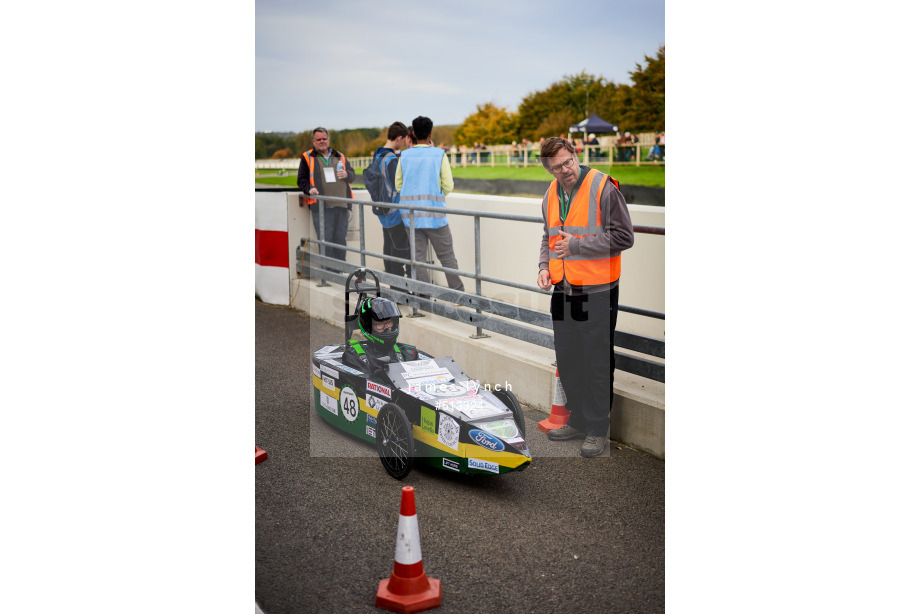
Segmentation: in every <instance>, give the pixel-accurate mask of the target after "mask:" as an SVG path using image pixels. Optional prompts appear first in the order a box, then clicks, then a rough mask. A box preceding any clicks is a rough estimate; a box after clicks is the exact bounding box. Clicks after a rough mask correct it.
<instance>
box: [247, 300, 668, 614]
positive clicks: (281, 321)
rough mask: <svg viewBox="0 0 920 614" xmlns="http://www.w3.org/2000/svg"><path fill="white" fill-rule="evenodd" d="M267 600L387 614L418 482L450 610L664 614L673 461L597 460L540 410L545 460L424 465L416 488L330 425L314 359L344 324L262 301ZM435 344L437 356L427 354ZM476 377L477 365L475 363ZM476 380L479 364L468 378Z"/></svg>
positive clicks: (269, 604)
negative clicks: (380, 598) (561, 438)
mask: <svg viewBox="0 0 920 614" xmlns="http://www.w3.org/2000/svg"><path fill="white" fill-rule="evenodd" d="M255 327H256V328H255V331H256V332H255V342H256V343H255V348H256V355H255V364H256V386H255V394H256V397H255V409H256V412H255V414H256V423H255V433H256V442H255V443H256V445H258V446H259V447H261V448H263V449H265V450H266V451H267V452H268V460H267V461H265V462H263V463H260V464H259V465H256V467H255V474H256V492H255V506H256V526H255V535H256V543H255V572H256V577H255V585H256V595H255V597H256V602H257V604H258V605H259V607H260V608H261V609H262V610H263V611H264V612H265V614H285V613H298V614H301V613H312V612H317V613H335V612H383V611H384V610H381V609H379V608H377V607H376V606H375V605H374V598H375V595H376V593H377V586H378V583H379V581H380V580H382V579H384V578H387V577H388V576H389V575H390V573H391V572H392V570H393V556H394V549H395V546H396V528H397V523H398V518H399V502H400V493H401V488H402V486H405V485H408V486H414V487H415V499H416V507H417V511H418V523H419V536H420V540H421V549H422V557H423V562H424V568H425V572H426V573H427V574H428V576H429V577H432V578H437V579H439V580H440V581H441V586H442V591H443V601H442V605H441V606H440V607H439V608H437V609H435V610H431V611H433V612H442V613H445V614H446V613H455V612H456V613H464V614H470V613H479V612H484V613H486V612H643V613H646V612H663V611H664V604H665V580H664V578H665V575H664V563H665V557H664V553H665V546H664V543H665V539H664V521H665V514H664V461H661V460H659V459H656V458H654V457H652V456H649V455H647V454H644V453H642V452H638V451H635V450H632V449H630V448H627V447H626V446H620V448H621V449H618V444H616V443H613V445H612V447H611V449H610V453H609V454H608V455H605V456H602V457H599V458H595V459H584V458H581V457H580V456H579V448H580V445H581V442H580V441H577V440H575V441H567V442H551V441H549V440H547V439H546V436H545V435H544V434H543V433H542V431H540V430H539V429H538V428H537V425H536V422H537V421H539V420H542V419H543V418H545V417H546V415H545V414H543V413H541V412H537V411H534V410H531V409H530V408H527V407H524V414H525V417H526V419H527V442H528V445H529V446H530V448H531V453H532V454H533V457H534V460H533V463H532V464H531V466H530V467H528V468H527V469H526V470H524V471H522V472H514V473H510V474H505V475H501V476H498V475H496V476H465V475H457V474H452V473H449V472H446V471H440V470H437V469H428V468H415V469H413V471H412V473H411V474H410V475H409V476H408V477H407V478H406V479H405V480H403V481H402V482H398V481H396V480H394V479H393V478H391V477H390V476H389V475H387V473H386V472H385V471H384V470H383V467H382V466H381V464H380V461H379V460H378V458H377V456H376V452H375V450H374V449H373V448H372V447H371V446H369V445H367V444H365V443H363V442H360V441H358V440H356V439H353V438H350V437H348V436H347V435H345V434H343V433H341V432H340V431H338V430H336V429H334V428H333V427H331V426H329V425H328V424H327V423H325V422H324V421H322V420H321V419H320V418H319V417H318V416H317V414H316V413H315V410H314V409H313V407H312V405H313V403H312V396H313V395H312V381H311V368H310V355H311V353H312V351H313V350H314V349H318V348H320V347H323V346H325V345H331V344H336V343H342V342H343V341H344V333H343V331H342V329H341V328H337V327H334V326H331V325H329V324H327V323H325V322H321V321H319V320H315V319H311V318H309V317H308V316H307V315H306V314H304V313H303V312H300V311H297V310H293V309H290V308H275V307H270V306H265V305H262V304H258V303H257V304H256V308H255ZM423 349H424V348H423ZM461 367H463V368H464V369H467V366H466V365H461ZM467 372H468V373H471V375H473V373H474V369H473V368H472V367H471V368H469V369H467Z"/></svg>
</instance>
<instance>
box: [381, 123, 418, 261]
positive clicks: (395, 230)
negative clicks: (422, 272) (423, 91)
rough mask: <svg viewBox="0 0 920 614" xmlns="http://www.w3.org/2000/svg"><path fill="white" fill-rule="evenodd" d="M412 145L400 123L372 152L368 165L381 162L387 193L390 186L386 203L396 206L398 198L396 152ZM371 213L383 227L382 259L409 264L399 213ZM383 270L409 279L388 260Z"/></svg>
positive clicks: (406, 236)
mask: <svg viewBox="0 0 920 614" xmlns="http://www.w3.org/2000/svg"><path fill="white" fill-rule="evenodd" d="M411 144H412V141H410V140H409V129H408V128H406V125H405V124H404V123H402V122H393V124H391V125H390V127H389V129H388V130H387V142H386V143H385V144H384V145H383V146H382V147H378V148H377V151H375V152H374V157H373V159H372V160H371V164H378V163H379V162H380V159H381V158H383V160H384V168H383V172H384V173H385V174H386V177H387V180H388V182H389V183H388V185H387V188H388V190H389V188H390V186H392V190H393V192H392V194H388V197H389V198H388V199H387V202H391V203H396V202H398V198H399V195H398V193H397V192H396V165H397V164H398V163H399V153H398V152H399V151H401V150H404V149H408V148H409V147H410V146H411ZM373 212H374V214H375V215H377V218H378V219H379V220H380V225H381V226H383V255H384V256H394V257H396V258H403V259H404V260H409V259H410V258H411V252H410V251H409V233H408V232H407V231H406V227H405V225H403V223H402V217H401V216H400V215H399V209H398V208H396V207H393V208H392V209H386V208H384V207H373ZM383 269H384V270H385V271H386V272H387V273H392V274H393V275H399V276H400V277H408V276H409V265H407V264H402V263H400V262H392V261H390V260H384V261H383Z"/></svg>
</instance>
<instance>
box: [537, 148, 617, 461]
mask: <svg viewBox="0 0 920 614" xmlns="http://www.w3.org/2000/svg"><path fill="white" fill-rule="evenodd" d="M540 160H541V161H542V162H543V167H544V168H545V169H546V170H547V171H548V172H549V173H550V174H551V175H553V177H554V180H553V182H552V183H551V184H550V186H549V189H548V190H547V191H546V194H545V195H544V196H543V242H542V244H541V246H540V260H539V269H540V272H539V274H538V275H537V285H538V286H540V288H542V289H543V290H549V289H551V288H552V290H553V295H552V298H551V299H550V313H551V315H552V318H553V340H554V344H555V348H556V365H557V367H558V369H559V380H560V381H561V382H562V387H563V388H564V389H565V395H566V409H568V410H569V411H570V412H571V415H570V416H569V420H568V423H566V424H565V425H564V426H563V427H561V428H557V429H553V430H551V431H549V432H548V433H547V436H548V437H549V438H550V439H552V440H554V441H561V440H566V439H575V438H584V443H583V444H582V447H581V455H582V456H585V457H594V456H599V455H601V454H602V453H603V452H604V450H605V447H606V444H607V441H608V439H609V433H610V407H611V404H612V402H613V369H614V357H613V333H614V329H615V328H616V323H617V310H618V303H619V295H620V253H621V252H622V251H623V250H626V249H629V248H630V247H632V245H633V227H632V220H631V219H630V217H629V210H628V209H627V208H626V201H625V200H624V199H623V195H622V194H621V193H620V190H619V187H620V186H619V184H618V183H617V181H616V179H613V178H612V177H609V176H607V175H605V174H604V173H601V172H600V171H598V170H595V169H592V168H589V167H587V166H585V165H579V163H578V158H577V156H576V154H575V147H574V146H573V145H572V144H571V143H570V142H569V141H567V140H565V139H562V138H558V137H552V138H549V139H547V140H546V141H544V142H543V146H542V147H541V148H540Z"/></svg>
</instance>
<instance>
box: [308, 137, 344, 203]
mask: <svg viewBox="0 0 920 614" xmlns="http://www.w3.org/2000/svg"><path fill="white" fill-rule="evenodd" d="M312 153H313V150H312V149H311V150H310V151H305V152H304V153H303V158H304V160H306V161H307V166H308V167H309V168H310V187H311V188H315V187H316V180H315V179H313V164H315V162H316V159H315V158H314V157H313V156H312V155H310V154H312ZM329 155H330V156H331V155H332V154H329ZM339 155H340V156H342V166H345V154H339ZM330 160H331V158H330ZM349 198H351V197H349ZM315 202H316V199H315V198H310V197H309V195H308V196H307V206H310V205H312V204H313V203H315ZM348 206H349V207H351V205H348Z"/></svg>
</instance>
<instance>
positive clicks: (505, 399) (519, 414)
mask: <svg viewBox="0 0 920 614" xmlns="http://www.w3.org/2000/svg"><path fill="white" fill-rule="evenodd" d="M492 394H494V395H495V396H496V397H498V400H499V401H501V402H502V403H504V404H505V405H506V406H507V407H508V409H510V410H511V413H512V414H513V415H514V423H515V424H517V427H518V430H519V431H521V437H525V434H524V428H525V426H524V411H523V410H522V409H521V404H520V403H518V400H517V397H516V396H514V393H513V392H511V391H510V390H493V391H492Z"/></svg>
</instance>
